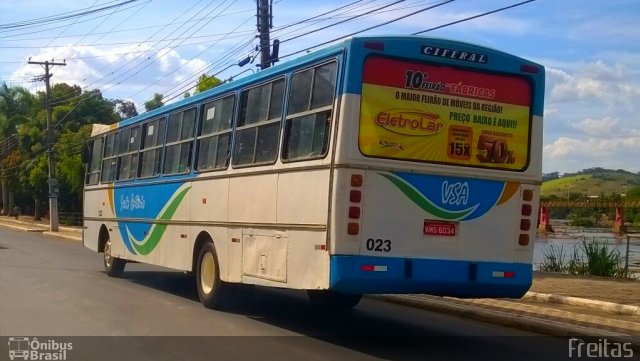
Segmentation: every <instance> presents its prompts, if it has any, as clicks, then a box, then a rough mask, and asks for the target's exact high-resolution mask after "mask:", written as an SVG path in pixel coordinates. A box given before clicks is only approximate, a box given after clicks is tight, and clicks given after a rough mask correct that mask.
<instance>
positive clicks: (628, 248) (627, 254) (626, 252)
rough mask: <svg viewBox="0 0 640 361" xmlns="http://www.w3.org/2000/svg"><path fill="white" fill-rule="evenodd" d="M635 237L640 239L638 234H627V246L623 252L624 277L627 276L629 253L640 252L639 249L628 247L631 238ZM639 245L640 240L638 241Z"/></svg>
mask: <svg viewBox="0 0 640 361" xmlns="http://www.w3.org/2000/svg"><path fill="white" fill-rule="evenodd" d="M632 238H633V239H637V240H639V241H640V234H627V247H626V250H625V253H624V274H625V276H626V277H629V254H630V253H640V251H634V250H631V249H630V247H629V246H630V245H631V239H632ZM638 244H639V245H640V242H639V243H638Z"/></svg>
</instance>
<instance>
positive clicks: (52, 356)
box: [9, 337, 73, 361]
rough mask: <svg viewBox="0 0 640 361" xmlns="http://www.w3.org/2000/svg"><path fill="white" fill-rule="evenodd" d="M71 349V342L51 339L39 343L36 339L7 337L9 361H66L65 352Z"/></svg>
mask: <svg viewBox="0 0 640 361" xmlns="http://www.w3.org/2000/svg"><path fill="white" fill-rule="evenodd" d="M72 349H73V345H72V343H71V342H58V341H56V340H51V339H48V340H46V341H40V340H38V338H37V337H32V338H30V337H9V359H10V360H30V361H40V360H66V359H67V351H71V350H72Z"/></svg>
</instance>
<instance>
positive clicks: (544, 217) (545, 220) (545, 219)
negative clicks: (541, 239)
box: [538, 206, 553, 232]
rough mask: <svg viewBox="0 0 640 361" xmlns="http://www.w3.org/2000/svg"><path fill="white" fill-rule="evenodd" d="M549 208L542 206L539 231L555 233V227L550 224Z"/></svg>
mask: <svg viewBox="0 0 640 361" xmlns="http://www.w3.org/2000/svg"><path fill="white" fill-rule="evenodd" d="M549 221H550V218H549V207H545V206H540V224H539V225H538V229H539V230H541V231H543V232H553V227H551V224H550V223H549Z"/></svg>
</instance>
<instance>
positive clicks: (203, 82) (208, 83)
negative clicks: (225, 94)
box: [185, 74, 222, 98]
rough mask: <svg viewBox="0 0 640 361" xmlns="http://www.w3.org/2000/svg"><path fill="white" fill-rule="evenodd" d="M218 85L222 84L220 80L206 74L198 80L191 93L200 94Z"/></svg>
mask: <svg viewBox="0 0 640 361" xmlns="http://www.w3.org/2000/svg"><path fill="white" fill-rule="evenodd" d="M220 84H222V80H220V79H218V78H216V77H215V76H213V75H211V76H208V75H207V74H202V75H200V77H199V78H198V82H197V83H196V89H195V90H194V91H193V94H198V93H202V92H203V91H205V90H208V89H211V88H215V87H217V86H218V85H220ZM185 98H186V97H185Z"/></svg>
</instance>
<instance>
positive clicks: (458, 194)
mask: <svg viewBox="0 0 640 361" xmlns="http://www.w3.org/2000/svg"><path fill="white" fill-rule="evenodd" d="M442 203H443V204H449V205H452V206H459V205H463V206H466V205H467V203H469V183H467V182H456V183H451V184H449V182H448V181H444V182H442Z"/></svg>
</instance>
